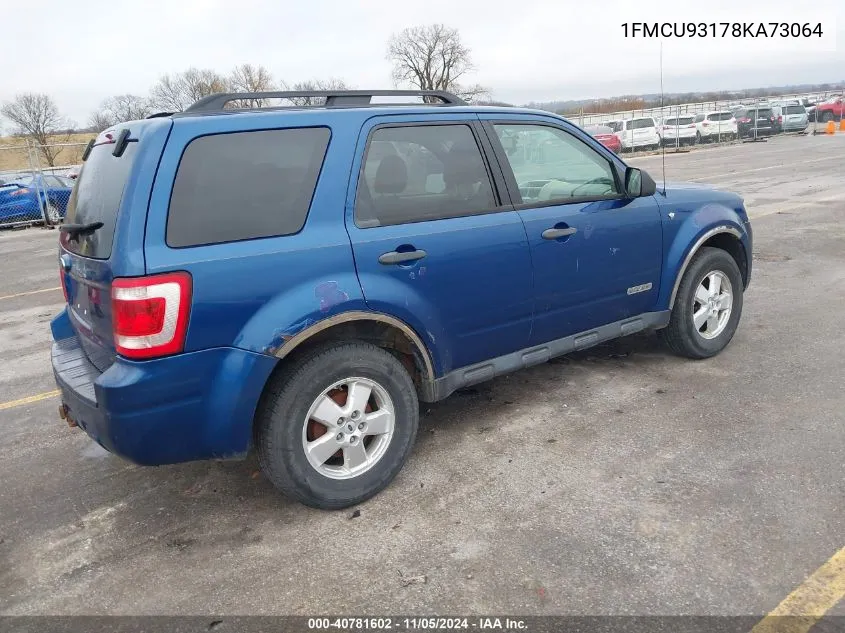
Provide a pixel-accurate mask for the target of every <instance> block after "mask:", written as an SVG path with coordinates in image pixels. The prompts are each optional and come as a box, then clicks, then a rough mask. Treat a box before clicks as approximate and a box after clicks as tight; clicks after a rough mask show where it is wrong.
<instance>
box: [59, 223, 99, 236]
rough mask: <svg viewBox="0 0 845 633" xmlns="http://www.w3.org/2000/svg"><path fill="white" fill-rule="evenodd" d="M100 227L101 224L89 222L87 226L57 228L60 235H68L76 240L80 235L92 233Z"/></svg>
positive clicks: (77, 225)
mask: <svg viewBox="0 0 845 633" xmlns="http://www.w3.org/2000/svg"><path fill="white" fill-rule="evenodd" d="M102 227H103V223H102V222H89V223H88V224H62V225H61V226H60V227H59V231H61V232H62V233H70V237H71V238H78V237H79V236H80V235H87V234H88V233H93V232H94V231H96V230H97V229H99V228H102Z"/></svg>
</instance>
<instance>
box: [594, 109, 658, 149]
mask: <svg viewBox="0 0 845 633" xmlns="http://www.w3.org/2000/svg"><path fill="white" fill-rule="evenodd" d="M606 125H608V126H609V127H611V128H612V129H613V132H614V134H616V136H617V137H618V138H619V140H620V142H621V143H622V150H623V151H625V150H628V151H634V150H636V149H657V148H658V147H660V135H659V134H658V133H657V123H655V121H654V119H653V118H652V117H650V116H645V117H638V118H635V119H628V120H627V121H609V122H608V123H607V124H606Z"/></svg>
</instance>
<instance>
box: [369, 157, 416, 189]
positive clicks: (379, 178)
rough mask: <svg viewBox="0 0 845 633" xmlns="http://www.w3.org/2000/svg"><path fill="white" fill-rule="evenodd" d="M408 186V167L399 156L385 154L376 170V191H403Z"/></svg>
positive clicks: (374, 185)
mask: <svg viewBox="0 0 845 633" xmlns="http://www.w3.org/2000/svg"><path fill="white" fill-rule="evenodd" d="M407 186H408V167H407V166H406V165H405V161H404V160H402V159H401V158H400V157H399V156H385V157H384V158H382V159H381V162H380V163H379V164H378V169H377V170H376V178H375V182H374V183H373V189H375V193H402V192H403V191H405V187H407Z"/></svg>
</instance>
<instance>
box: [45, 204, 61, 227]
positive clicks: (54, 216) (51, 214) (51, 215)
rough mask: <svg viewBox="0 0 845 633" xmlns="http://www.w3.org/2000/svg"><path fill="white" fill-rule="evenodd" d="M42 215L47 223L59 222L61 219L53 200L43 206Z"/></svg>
mask: <svg viewBox="0 0 845 633" xmlns="http://www.w3.org/2000/svg"><path fill="white" fill-rule="evenodd" d="M44 217H45V218H46V223H47V224H59V222H61V221H62V214H61V211H59V207H57V206H56V203H55V202H49V201H48V202H47V204H46V205H45V206H44Z"/></svg>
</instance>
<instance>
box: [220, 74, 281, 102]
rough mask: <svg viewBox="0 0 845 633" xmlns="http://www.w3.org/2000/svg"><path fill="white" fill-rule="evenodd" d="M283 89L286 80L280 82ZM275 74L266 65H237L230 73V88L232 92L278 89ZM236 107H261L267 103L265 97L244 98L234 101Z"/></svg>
mask: <svg viewBox="0 0 845 633" xmlns="http://www.w3.org/2000/svg"><path fill="white" fill-rule="evenodd" d="M279 83H280V84H281V87H282V89H284V87H285V82H284V81H281V82H279ZM276 88H277V87H276V83H275V82H274V81H273V75H272V74H271V73H270V71H269V70H267V69H266V68H265V67H264V66H253V65H252V64H241V65H240V66H235V68H234V69H233V70H232V72H231V74H230V75H229V89H230V90H231V91H232V92H269V91H271V90H276ZM232 104H233V105H234V107H236V108H260V107H262V106H264V105H265V99H242V100H240V101H233V102H232Z"/></svg>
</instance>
